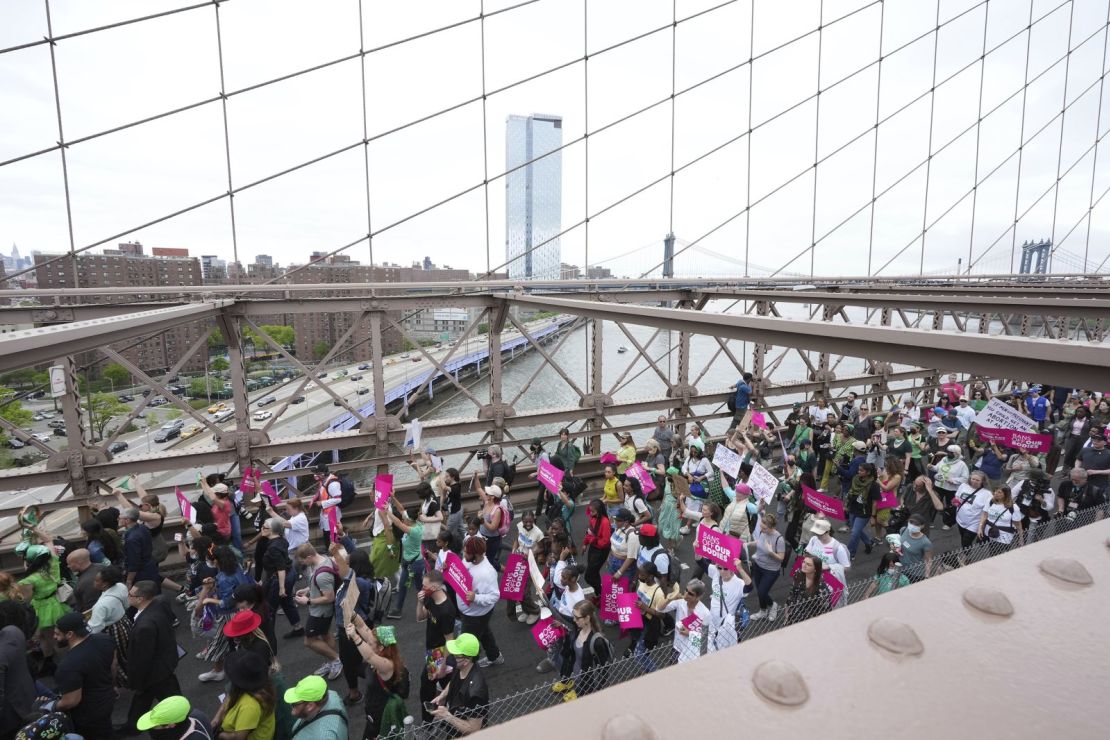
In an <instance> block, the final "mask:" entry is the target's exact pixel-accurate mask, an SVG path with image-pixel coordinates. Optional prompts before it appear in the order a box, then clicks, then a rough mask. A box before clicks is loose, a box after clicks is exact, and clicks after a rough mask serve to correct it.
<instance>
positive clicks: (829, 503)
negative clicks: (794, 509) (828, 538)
mask: <svg viewBox="0 0 1110 740" xmlns="http://www.w3.org/2000/svg"><path fill="white" fill-rule="evenodd" d="M802 502H803V503H805V505H806V506H808V507H809V508H811V509H813V510H814V511H819V512H821V513H822V514H824V515H825V516H827V517H829V518H831V519H840V520H841V521H847V517H846V516H845V515H844V502H843V501H841V500H840V499H837V498H833V497H832V496H826V495H825V494H823V493H821V492H820V491H815V490H813V489H812V488H810V487H809V486H802Z"/></svg>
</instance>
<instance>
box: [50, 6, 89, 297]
mask: <svg viewBox="0 0 1110 740" xmlns="http://www.w3.org/2000/svg"><path fill="white" fill-rule="evenodd" d="M45 3H46V35H47V38H48V40H49V42H50V43H49V47H50V71H51V73H52V74H53V78H54V110H55V112H56V113H57V115H58V153H59V154H61V155H62V187H63V188H64V189H65V197H66V226H67V227H68V228H69V260H70V268H72V270H73V287H74V288H80V287H81V276H80V275H79V274H78V271H77V243H76V242H75V241H74V239H73V205H72V203H71V202H70V198H69V165H68V164H67V162H66V137H65V132H64V131H63V129H62V95H61V92H60V90H59V88H58V60H57V59H56V58H55V56H54V47H55V46H56V43H55V41H54V23H53V21H52V20H51V18H50V0H45Z"/></svg>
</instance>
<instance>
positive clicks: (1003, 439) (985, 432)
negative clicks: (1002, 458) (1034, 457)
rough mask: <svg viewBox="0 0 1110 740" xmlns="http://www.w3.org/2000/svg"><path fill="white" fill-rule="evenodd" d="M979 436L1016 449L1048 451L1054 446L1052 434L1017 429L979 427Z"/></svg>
mask: <svg viewBox="0 0 1110 740" xmlns="http://www.w3.org/2000/svg"><path fill="white" fill-rule="evenodd" d="M979 436H980V437H982V438H983V439H984V440H986V441H987V442H994V443H995V444H1001V445H1005V446H1006V447H1013V448H1014V449H1015V450H1031V451H1032V452H1048V451H1049V449H1051V447H1052V435H1051V434H1033V433H1032V432H1019V431H1017V430H1015V429H991V428H989V427H979Z"/></svg>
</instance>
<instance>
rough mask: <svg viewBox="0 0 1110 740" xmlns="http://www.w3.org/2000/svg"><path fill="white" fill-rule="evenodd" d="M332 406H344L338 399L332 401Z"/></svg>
mask: <svg viewBox="0 0 1110 740" xmlns="http://www.w3.org/2000/svg"><path fill="white" fill-rule="evenodd" d="M331 405H332V406H342V405H343V402H342V401H340V400H338V399H336V400H335V401H332V402H331Z"/></svg>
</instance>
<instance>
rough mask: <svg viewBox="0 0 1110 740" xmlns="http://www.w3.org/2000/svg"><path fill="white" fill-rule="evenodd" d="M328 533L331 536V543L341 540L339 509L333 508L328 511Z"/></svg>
mask: <svg viewBox="0 0 1110 740" xmlns="http://www.w3.org/2000/svg"><path fill="white" fill-rule="evenodd" d="M328 532H329V533H330V534H331V541H332V542H335V541H336V540H338V539H339V507H338V506H333V507H331V508H330V509H328Z"/></svg>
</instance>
